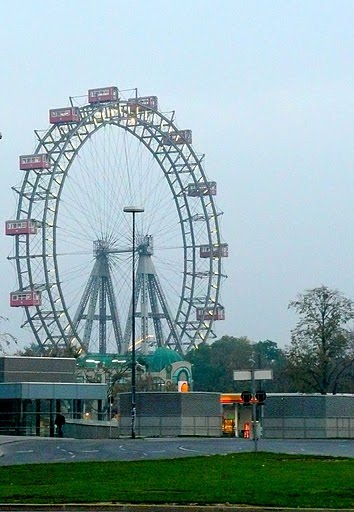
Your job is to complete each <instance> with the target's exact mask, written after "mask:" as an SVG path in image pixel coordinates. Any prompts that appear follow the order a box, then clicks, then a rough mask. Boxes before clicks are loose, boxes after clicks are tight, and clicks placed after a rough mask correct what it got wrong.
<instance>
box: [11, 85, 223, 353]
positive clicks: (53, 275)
mask: <svg viewBox="0 0 354 512" xmlns="http://www.w3.org/2000/svg"><path fill="white" fill-rule="evenodd" d="M113 89H114V88H113ZM117 96H119V92H118V91H117ZM134 96H135V94H134ZM123 98H124V97H123V96H122V97H121V99H115V100H113V99H112V100H110V101H106V102H103V103H102V104H101V103H95V102H93V103H90V101H88V102H84V103H83V104H80V101H79V100H77V102H76V103H75V104H73V103H71V105H72V107H70V108H66V109H58V110H56V111H55V112H54V114H55V115H57V116H59V118H58V119H59V121H57V120H53V119H52V118H51V119H52V123H53V124H52V126H51V127H50V128H49V130H47V131H46V132H43V133H39V132H37V137H38V141H39V143H38V146H37V149H36V153H35V155H36V158H37V161H39V162H43V167H34V168H32V170H31V169H30V170H29V171H28V172H27V173H26V175H25V178H24V180H23V183H22V185H21V186H20V187H14V188H15V190H16V193H17V194H18V196H19V200H18V208H17V219H18V220H21V218H22V216H25V217H27V218H31V219H35V222H38V226H37V228H36V233H37V234H36V235H34V236H30V237H28V239H27V242H26V243H24V239H22V238H21V237H20V236H17V237H16V239H15V247H14V260H13V261H14V264H15V267H16V271H17V275H18V284H19V289H20V290H25V289H30V290H35V291H36V293H39V294H40V296H41V305H37V306H36V309H35V312H34V314H31V313H30V309H29V308H28V307H27V309H26V311H25V312H26V325H29V326H30V327H31V329H32V330H33V332H34V334H35V337H36V341H37V342H38V344H39V345H40V346H41V347H43V346H48V344H52V345H53V346H55V347H58V346H60V345H63V346H70V345H71V344H74V345H75V346H76V345H79V346H81V347H82V348H83V349H84V350H90V351H98V352H101V353H105V352H107V351H110V352H112V351H113V352H120V353H124V351H127V350H129V343H128V341H127V339H126V336H125V337H124V335H123V334H122V326H123V327H125V331H126V333H128V332H129V325H130V321H131V316H130V315H131V298H132V297H131V284H132V283H131V268H132V242H133V240H132V230H131V217H130V216H128V215H126V214H124V213H123V207H124V206H126V205H137V206H141V207H143V208H144V214H143V215H141V216H140V215H139V216H138V217H137V219H136V220H137V224H136V240H135V243H136V248H137V253H136V265H137V267H136V272H137V274H136V279H137V280H138V285H139V287H138V289H139V290H140V291H139V296H138V297H137V298H136V300H137V313H138V317H137V324H138V331H137V335H138V336H139V337H140V338H139V339H141V340H142V341H141V346H142V349H143V350H148V347H147V340H149V345H150V342H152V343H155V344H159V345H164V344H166V346H169V347H171V348H175V349H176V350H178V351H180V352H183V351H187V350H189V349H190V348H191V347H193V346H194V345H196V344H198V343H199V342H200V341H204V340H205V339H207V338H208V337H212V336H213V331H212V326H213V322H214V320H216V319H218V318H219V316H220V318H221V313H222V310H223V308H222V306H221V304H220V303H219V289H220V284H221V279H222V276H223V275H224V274H222V272H221V258H222V257H224V256H225V255H227V246H226V244H223V243H222V240H221V236H220V230H219V223H218V217H219V215H221V213H220V212H219V211H218V210H217V208H216V206H215V202H214V197H213V196H214V195H215V193H216V185H215V182H209V181H208V180H207V178H206V176H205V172H204V168H203V157H202V156H200V155H199V156H198V155H197V154H196V153H195V152H194V150H193V147H192V145H191V142H192V140H191V132H190V130H179V129H178V128H177V126H176V125H175V124H174V115H173V114H171V113H167V114H166V113H162V112H160V111H159V110H158V109H157V100H156V98H155V97H147V98H145V99H144V98H143V99H144V101H147V102H150V99H149V98H153V99H152V100H151V106H146V105H145V103H144V102H143V103H142V104H140V103H139V101H140V100H139V101H138V103H136V102H135V103H132V102H130V100H129V97H128V99H123ZM134 101H135V100H134ZM144 105H145V106H144ZM149 105H150V103H149ZM62 113H63V115H65V116H66V117H65V119H63V120H61V119H60V115H61V114H62ZM54 114H52V113H51V116H52V115H54ZM68 116H69V117H70V119H68ZM42 155H44V156H42ZM46 155H50V160H49V164H48V166H47V167H46V165H47V164H46V161H47V160H46V158H47V157H46ZM40 165H42V164H40ZM117 312H118V313H117ZM219 313H220V314H219ZM126 326H128V327H126Z"/></svg>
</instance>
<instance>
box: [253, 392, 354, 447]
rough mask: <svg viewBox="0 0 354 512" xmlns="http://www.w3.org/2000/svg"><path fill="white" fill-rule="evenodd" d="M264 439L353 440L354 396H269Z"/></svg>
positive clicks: (265, 415)
mask: <svg viewBox="0 0 354 512" xmlns="http://www.w3.org/2000/svg"><path fill="white" fill-rule="evenodd" d="M262 423H263V437H264V438H269V439H274V438H282V439H306V438H308V439H316V438H317V439H326V438H354V396H353V395H279V396H275V395H273V396H272V395H269V396H268V398H267V400H266V403H265V405H264V417H263V422H262Z"/></svg>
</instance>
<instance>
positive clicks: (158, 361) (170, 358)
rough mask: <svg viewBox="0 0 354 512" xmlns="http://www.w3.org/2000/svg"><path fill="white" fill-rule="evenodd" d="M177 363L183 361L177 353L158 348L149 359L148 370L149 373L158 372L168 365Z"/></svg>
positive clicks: (168, 349)
mask: <svg viewBox="0 0 354 512" xmlns="http://www.w3.org/2000/svg"><path fill="white" fill-rule="evenodd" d="M177 361H183V358H182V357H181V356H180V355H179V354H178V352H175V351H174V350H171V349H170V348H165V347H159V348H158V349H156V351H155V353H154V354H152V355H151V356H150V358H149V370H150V372H160V371H161V370H163V369H164V368H166V366H167V365H168V364H172V363H176V362H177Z"/></svg>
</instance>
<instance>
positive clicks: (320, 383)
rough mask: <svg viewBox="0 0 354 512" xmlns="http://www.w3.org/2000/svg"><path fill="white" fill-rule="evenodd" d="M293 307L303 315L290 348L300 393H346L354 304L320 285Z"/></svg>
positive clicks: (353, 346)
mask: <svg viewBox="0 0 354 512" xmlns="http://www.w3.org/2000/svg"><path fill="white" fill-rule="evenodd" d="M289 308H290V309H293V310H295V311H296V313H298V315H299V321H298V323H297V325H296V327H295V328H294V329H293V330H292V332H291V344H290V347H289V348H288V349H287V358H288V364H289V371H290V374H291V376H292V378H293V381H294V384H295V385H296V387H297V388H298V389H297V391H305V392H310V391H312V392H313V391H315V392H319V393H322V394H326V393H335V392H340V391H342V390H341V382H342V380H343V378H344V376H346V374H347V372H348V370H349V368H350V367H351V363H352V361H353V355H354V340H353V336H352V335H351V333H350V331H349V330H347V329H346V328H345V326H346V325H347V323H348V322H350V320H353V319H354V302H353V301H352V300H350V299H348V298H346V297H344V296H343V295H342V293H340V292H339V291H338V290H331V289H329V288H327V287H326V286H320V287H318V288H313V289H311V290H306V291H305V292H304V293H302V294H299V295H298V296H297V298H296V299H295V300H293V301H291V302H290V303H289Z"/></svg>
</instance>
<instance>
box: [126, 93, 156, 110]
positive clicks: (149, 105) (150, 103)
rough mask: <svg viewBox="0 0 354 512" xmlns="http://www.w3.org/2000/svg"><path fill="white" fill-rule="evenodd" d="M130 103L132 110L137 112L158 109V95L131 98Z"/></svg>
mask: <svg viewBox="0 0 354 512" xmlns="http://www.w3.org/2000/svg"><path fill="white" fill-rule="evenodd" d="M128 105H129V107H130V112H137V111H138V110H139V111H141V112H142V111H144V110H149V109H154V110H156V109H157V96H141V97H140V98H129V100H128Z"/></svg>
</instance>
